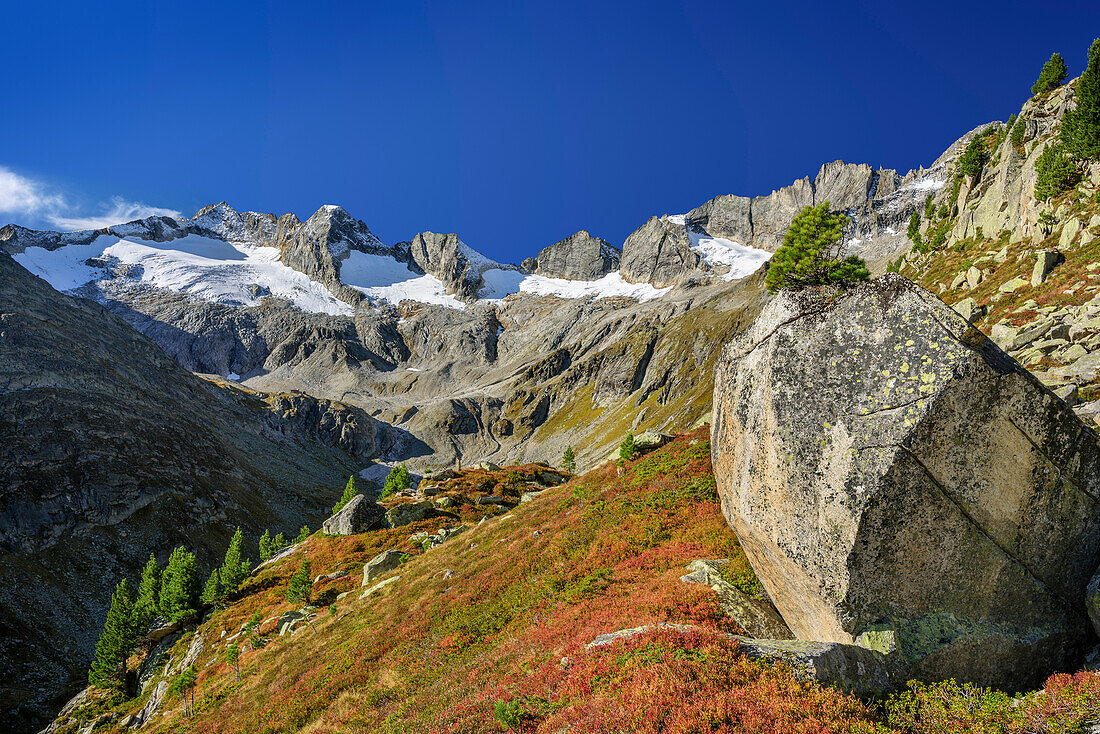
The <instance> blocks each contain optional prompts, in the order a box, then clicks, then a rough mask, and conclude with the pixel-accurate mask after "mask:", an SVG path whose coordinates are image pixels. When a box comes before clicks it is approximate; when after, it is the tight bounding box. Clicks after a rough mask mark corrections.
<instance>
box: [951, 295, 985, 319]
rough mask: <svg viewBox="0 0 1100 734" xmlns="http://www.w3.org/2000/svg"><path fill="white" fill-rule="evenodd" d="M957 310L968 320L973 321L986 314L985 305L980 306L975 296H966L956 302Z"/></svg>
mask: <svg viewBox="0 0 1100 734" xmlns="http://www.w3.org/2000/svg"><path fill="white" fill-rule="evenodd" d="M955 310H956V311H958V312H959V315H960V316H962V317H963V318H964V319H966V320H967V321H969V322H971V323H973V322H975V321H977V320H978V319H980V318H981V317H982V316H984V315H985V306H979V305H978V302H977V301H976V300H975V299H974V298H964V299H962V300H961V301H959V302H958V303H956V304H955Z"/></svg>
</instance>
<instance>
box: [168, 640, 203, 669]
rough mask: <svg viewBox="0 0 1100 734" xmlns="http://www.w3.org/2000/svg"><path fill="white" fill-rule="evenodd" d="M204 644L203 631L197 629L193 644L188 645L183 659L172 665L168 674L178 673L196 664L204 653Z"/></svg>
mask: <svg viewBox="0 0 1100 734" xmlns="http://www.w3.org/2000/svg"><path fill="white" fill-rule="evenodd" d="M203 646H204V645H203V639H202V633H201V632H198V631H196V632H195V636H194V637H192V638H191V644H190V645H189V646H188V647H187V652H186V653H184V656H183V659H182V660H180V661H179V663H178V664H176V665H175V666H173V667H172V669H171V670H170V671H169V672H168V675H169V676H175V675H178V674H180V673H182V672H183V671H185V670H187V669H188V668H190V667H191V666H192V665H194V664H195V661H196V660H198V659H199V655H201V654H202V650H203Z"/></svg>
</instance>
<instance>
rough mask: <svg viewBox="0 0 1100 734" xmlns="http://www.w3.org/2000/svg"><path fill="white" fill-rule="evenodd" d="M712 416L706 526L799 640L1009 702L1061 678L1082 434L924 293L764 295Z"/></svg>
mask: <svg viewBox="0 0 1100 734" xmlns="http://www.w3.org/2000/svg"><path fill="white" fill-rule="evenodd" d="M714 410H715V423H714V426H713V429H712V431H713V458H714V467H715V474H716V478H717V481H718V487H719V493H720V496H721V500H722V508H723V512H724V513H725V515H726V518H727V520H728V521H729V522H730V525H731V526H732V527H733V529H734V530H735V531H736V533H737V535H738V538H739V539H740V541H741V543H742V546H743V547H744V549H745V552H746V554H747V555H748V556H749V559H750V561H751V562H752V564H753V567H754V569H755V570H756V572H757V575H758V577H759V578H760V581H761V583H763V585H764V587H765V588H766V590H767V592H768V596H769V597H770V598H771V599H772V601H773V602H774V603H775V605H776V607H777V609H778V610H779V612H780V613H781V614H782V616H783V619H784V621H786V623H787V624H788V625H789V626H790V628H791V630H792V631H793V632H794V633H795V634H796V635H797V636H798V637H799V638H800V639H804V640H822V641H826V642H840V643H851V642H853V641H855V640H856V639H857V638H859V637H860V636H861V635H864V638H863V639H864V640H865V641H866V640H867V639H876V640H878V642H877V643H875V645H874V646H875V647H876V649H880V648H883V649H891V648H892V647H893V646H896V648H897V649H898V651H899V653H900V655H901V657H902V659H903V660H904V662H905V664H906V666H907V669H908V672H907V675H910V676H912V677H918V678H926V679H932V678H935V679H939V678H945V677H955V678H958V679H967V680H973V681H977V682H980V683H983V684H986V685H1000V686H1007V687H1010V688H1012V687H1016V688H1022V687H1024V686H1028V685H1033V684H1037V683H1039V682H1041V681H1042V679H1043V677H1044V676H1045V675H1046V674H1048V673H1049V672H1050V671H1052V670H1059V669H1070V668H1072V666H1073V665H1074V664H1076V663H1077V662H1078V661H1079V659H1080V656H1081V655H1082V653H1083V651H1084V646H1085V643H1086V641H1087V639H1088V638H1089V637H1090V632H1089V630H1088V627H1087V622H1086V621H1085V587H1086V584H1087V583H1088V581H1089V579H1090V578H1091V576H1092V574H1093V572H1094V571H1095V570H1096V567H1097V564H1098V560H1100V505H1098V501H1097V497H1098V494H1100V472H1098V471H1097V469H1098V468H1100V450H1098V448H1097V445H1096V439H1095V436H1094V434H1093V433H1092V432H1091V431H1089V430H1087V429H1086V428H1085V427H1084V426H1083V424H1082V423H1081V421H1080V420H1079V419H1078V418H1077V417H1076V416H1075V415H1074V414H1073V411H1072V410H1070V409H1069V408H1068V407H1067V406H1066V405H1065V403H1063V402H1062V401H1061V400H1059V399H1058V398H1057V397H1055V396H1054V395H1053V394H1052V393H1051V392H1050V391H1048V390H1047V389H1045V388H1044V387H1042V385H1041V384H1040V383H1039V382H1038V381H1037V380H1035V379H1034V378H1033V377H1032V376H1031V375H1030V374H1029V373H1027V372H1026V371H1024V370H1023V369H1022V368H1020V366H1019V365H1018V364H1017V363H1016V362H1014V361H1013V360H1012V359H1011V358H1009V357H1007V355H1005V354H1004V353H1002V352H1001V351H1000V350H999V349H998V348H997V347H996V345H994V344H993V343H992V342H991V341H990V340H988V339H986V338H985V337H984V336H983V335H982V334H981V333H980V332H978V331H977V330H976V329H974V328H973V327H971V326H970V325H969V324H968V323H967V322H966V321H965V320H964V319H963V318H961V317H960V316H959V315H958V314H957V313H955V312H954V311H953V310H952V309H950V308H948V307H947V306H945V305H944V304H942V303H941V302H940V301H938V299H936V298H935V297H934V296H932V295H931V294H929V293H927V292H926V291H923V290H921V289H920V288H918V287H917V286H915V285H913V284H911V283H909V282H908V281H906V280H905V279H903V278H901V277H900V276H886V277H883V278H880V279H877V280H875V281H873V282H872V283H870V284H867V285H864V286H860V287H859V288H857V289H855V290H853V291H852V292H850V293H848V294H846V295H842V296H840V297H838V298H836V299H835V301H830V300H829V299H827V298H826V297H825V296H824V295H823V294H820V293H817V292H815V291H806V292H802V293H796V294H789V293H788V294H783V295H781V296H780V297H778V298H777V299H776V300H774V301H773V302H772V303H770V304H769V305H768V306H767V307H766V308H765V310H764V312H763V313H762V314H761V316H760V317H759V318H758V319H757V320H756V322H754V324H753V325H752V326H751V327H750V328H749V329H748V330H747V331H746V332H744V333H743V334H741V335H740V336H739V337H738V338H736V339H734V340H733V341H732V342H731V343H730V344H728V345H727V346H726V348H725V350H724V352H723V356H722V358H721V360H720V361H719V365H718V369H717V373H716V376H715V393H714ZM883 640H889V641H890V642H889V644H886V643H883Z"/></svg>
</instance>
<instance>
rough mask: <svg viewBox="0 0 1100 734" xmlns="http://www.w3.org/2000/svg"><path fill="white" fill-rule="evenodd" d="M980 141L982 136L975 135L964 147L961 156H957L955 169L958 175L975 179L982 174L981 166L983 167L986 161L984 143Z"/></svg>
mask: <svg viewBox="0 0 1100 734" xmlns="http://www.w3.org/2000/svg"><path fill="white" fill-rule="evenodd" d="M982 140H983V136H982V135H975V136H974V137H973V138H971V140H970V144H969V145H967V146H966V150H964V151H963V154H962V155H961V156H959V165H958V169H957V171H958V173H959V175H962V176H970V177H971V178H975V177H977V175H978V174H979V173H981V172H982V166H984V165H985V162H986V159H987V153H986V150H985V143H983V142H982Z"/></svg>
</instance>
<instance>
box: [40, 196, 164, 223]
mask: <svg viewBox="0 0 1100 734" xmlns="http://www.w3.org/2000/svg"><path fill="white" fill-rule="evenodd" d="M152 216H160V217H173V218H179V217H181V216H183V215H182V214H181V213H180V212H178V211H176V210H175V209H165V208H163V207H159V206H149V205H148V204H145V203H142V202H140V201H126V200H125V199H123V198H122V197H121V196H115V197H112V199H111V203H110V204H109V205H104V211H103V213H102V214H98V215H92V216H86V217H79V216H77V217H73V216H68V217H66V216H60V215H55V214H54V215H49V216H48V217H47V219H48V220H49V221H50V224H52V225H53V226H55V227H57V228H58V229H63V230H72V229H101V228H103V227H110V226H111V225H112V224H122V223H123V222H132V221H133V220H135V219H144V218H145V217H152Z"/></svg>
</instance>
